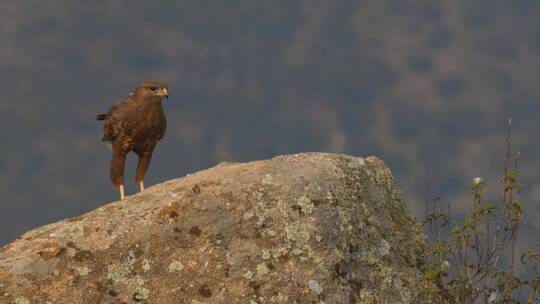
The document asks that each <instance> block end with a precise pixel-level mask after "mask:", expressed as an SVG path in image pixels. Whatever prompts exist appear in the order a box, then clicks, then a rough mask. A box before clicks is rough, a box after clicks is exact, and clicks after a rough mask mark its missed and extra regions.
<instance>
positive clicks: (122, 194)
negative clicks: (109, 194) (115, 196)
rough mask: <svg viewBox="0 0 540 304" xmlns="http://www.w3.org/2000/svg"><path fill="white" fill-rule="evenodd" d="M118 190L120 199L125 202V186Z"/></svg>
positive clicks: (119, 187)
mask: <svg viewBox="0 0 540 304" xmlns="http://www.w3.org/2000/svg"><path fill="white" fill-rule="evenodd" d="M118 190H120V199H121V200H123V199H124V198H126V193H125V192H124V185H120V186H118Z"/></svg>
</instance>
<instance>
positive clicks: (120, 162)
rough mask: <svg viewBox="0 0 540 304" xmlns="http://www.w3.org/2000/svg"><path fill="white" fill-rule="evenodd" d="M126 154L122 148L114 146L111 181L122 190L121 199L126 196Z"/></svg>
mask: <svg viewBox="0 0 540 304" xmlns="http://www.w3.org/2000/svg"><path fill="white" fill-rule="evenodd" d="M126 154H127V152H124V151H122V150H120V149H115V148H114V147H113V151H112V160H111V176H110V177H111V182H112V184H113V185H114V186H115V187H118V191H119V192H120V199H121V200H123V199H124V198H125V197H126V194H125V191H124V166H125V163H126Z"/></svg>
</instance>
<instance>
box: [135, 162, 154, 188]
mask: <svg viewBox="0 0 540 304" xmlns="http://www.w3.org/2000/svg"><path fill="white" fill-rule="evenodd" d="M138 155H139V163H138V164H137V172H136V173H135V181H136V182H138V183H139V187H140V189H141V191H143V190H144V175H145V174H146V171H147V170H148V166H150V160H151V159H152V152H142V153H138Z"/></svg>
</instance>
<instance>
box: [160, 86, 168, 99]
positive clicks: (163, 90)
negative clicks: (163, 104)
mask: <svg viewBox="0 0 540 304" xmlns="http://www.w3.org/2000/svg"><path fill="white" fill-rule="evenodd" d="M159 95H160V96H163V97H165V98H167V99H169V91H168V90H167V88H163V89H161V92H159Z"/></svg>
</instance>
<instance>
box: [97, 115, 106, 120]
mask: <svg viewBox="0 0 540 304" xmlns="http://www.w3.org/2000/svg"><path fill="white" fill-rule="evenodd" d="M105 118H107V114H98V116H96V119H97V120H105Z"/></svg>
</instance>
